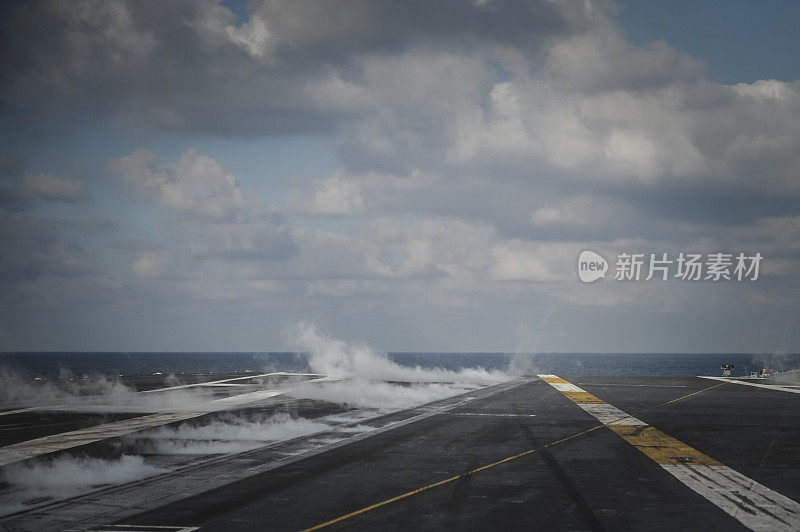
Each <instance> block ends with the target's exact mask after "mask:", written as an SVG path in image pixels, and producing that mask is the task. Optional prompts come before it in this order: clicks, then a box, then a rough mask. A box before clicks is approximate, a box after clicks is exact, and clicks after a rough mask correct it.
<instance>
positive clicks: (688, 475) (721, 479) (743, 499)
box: [540, 375, 800, 531]
mask: <svg viewBox="0 0 800 532" xmlns="http://www.w3.org/2000/svg"><path fill="white" fill-rule="evenodd" d="M540 377H541V378H542V379H544V380H547V379H552V378H553V375H541V376H540ZM545 377H546V378H547V379H545ZM723 384H724V383H723ZM550 386H552V387H553V388H555V389H556V390H559V391H561V393H562V394H564V395H566V396H567V397H569V398H570V399H572V397H571V394H572V395H574V394H575V393H576V392H575V391H565V390H566V389H567V388H568V387H569V389H570V390H573V389H574V388H577V389H578V390H580V388H578V387H577V386H574V385H572V384H571V383H567V384H564V383H557V384H554V383H550ZM600 386H602V384H601V385H600ZM714 387H715V386H711V387H710V388H705V389H703V390H699V391H697V392H694V393H690V394H688V395H685V396H683V397H679V398H678V399H673V400H672V401H667V402H666V403H663V404H670V403H674V402H675V401H678V400H680V399H685V398H686V397H691V396H693V395H697V394H698V393H700V392H704V391H706V390H709V389H711V388H714ZM573 401H574V399H573ZM576 403H577V404H578V406H580V407H581V408H582V409H583V410H584V411H585V412H587V413H588V414H591V415H592V416H594V417H595V418H596V419H598V420H600V421H601V422H604V423H605V426H607V427H608V428H609V429H611V430H612V431H613V432H615V433H617V435H619V436H620V437H621V438H622V439H624V440H625V441H627V442H628V443H630V444H631V445H633V446H634V447H635V448H636V449H638V450H639V451H641V452H642V453H644V454H645V455H646V456H648V457H649V458H651V459H652V460H653V461H654V462H656V463H657V464H658V465H660V466H661V467H662V468H663V469H664V470H665V471H667V472H668V473H670V474H671V475H672V476H674V477H675V478H677V479H678V480H680V481H681V482H682V483H683V484H684V485H685V486H686V487H688V488H689V489H691V490H692V491H694V492H695V493H698V494H700V495H702V496H703V497H704V498H705V499H706V500H708V501H709V502H711V503H713V504H714V505H715V506H717V507H718V508H719V509H721V510H723V511H724V512H725V513H727V514H728V515H730V516H731V517H733V518H735V519H736V520H738V521H739V522H740V523H742V524H743V525H744V526H746V527H747V528H749V529H751V530H764V529H768V530H786V531H789V530H800V504H798V503H797V502H796V501H794V500H792V499H790V498H788V497H785V496H784V495H781V494H780V493H778V492H776V491H772V490H771V489H769V488H767V487H766V486H764V485H762V484H759V483H758V482H756V481H755V480H753V479H751V478H748V477H746V476H744V475H742V474H741V473H739V472H737V471H735V470H733V469H731V468H730V467H728V466H726V465H724V464H722V463H721V462H718V461H717V460H715V459H713V458H711V457H710V456H707V455H705V454H703V453H701V452H700V451H698V450H697V449H694V448H693V447H691V446H689V445H686V444H685V443H683V442H681V441H679V440H676V439H675V438H673V437H671V436H668V435H666V434H664V433H663V432H661V431H660V430H658V429H655V428H653V427H651V426H649V425H648V424H647V423H645V422H644V421H642V420H640V419H637V418H636V417H634V416H629V415H628V414H626V413H625V412H623V411H622V410H620V409H618V408H616V407H615V406H612V405H610V404H608V403H606V404H605V406H604V407H603V408H602V409H598V408H596V407H594V406H593V405H591V404H581V403H578V402H577V401H576ZM660 406H663V405H660ZM649 410H652V409H649ZM612 412H616V415H620V416H625V417H624V418H619V419H617V420H616V421H614V422H610V423H609V422H608V417H609V415H611V413H612ZM641 413H643V412H640V414H641Z"/></svg>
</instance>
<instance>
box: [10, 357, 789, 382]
mask: <svg viewBox="0 0 800 532" xmlns="http://www.w3.org/2000/svg"><path fill="white" fill-rule="evenodd" d="M387 356H388V357H389V358H391V359H392V360H394V361H395V362H397V363H398V364H401V365H404V366H417V365H418V366H422V367H440V368H446V369H453V370H458V369H460V368H465V367H482V368H484V369H487V370H504V369H506V368H507V367H508V365H509V362H510V361H511V360H512V358H513V357H514V356H517V357H519V358H520V359H522V360H524V361H525V362H526V363H527V365H526V367H528V368H530V369H529V370H528V372H529V373H554V374H562V375H720V364H735V366H736V367H735V369H734V370H733V372H732V373H731V375H732V376H737V375H747V374H748V373H749V372H750V371H757V370H760V369H761V368H769V369H773V370H779V371H785V370H788V369H797V368H800V354H784V355H772V354H726V353H618V354H613V353H612V354H609V353H541V354H528V355H511V354H508V353H389V354H388V355H387ZM245 370H251V371H256V372H260V371H307V370H308V365H307V363H306V358H305V356H304V355H303V354H296V353H142V352H136V353H125V352H90V353H85V352H84V353H81V352H72V353H67V352H57V353H56V352H47V353H35V352H25V353H0V378H34V377H45V378H57V377H71V376H77V377H81V376H84V375H89V376H94V375H120V374H122V375H149V374H152V373H155V372H161V373H174V374H179V373H230V372H237V371H245Z"/></svg>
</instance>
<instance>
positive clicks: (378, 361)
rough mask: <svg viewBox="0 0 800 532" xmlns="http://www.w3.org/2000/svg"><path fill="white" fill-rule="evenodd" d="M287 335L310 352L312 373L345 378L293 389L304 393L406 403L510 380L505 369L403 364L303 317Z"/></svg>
mask: <svg viewBox="0 0 800 532" xmlns="http://www.w3.org/2000/svg"><path fill="white" fill-rule="evenodd" d="M286 337H287V343H288V344H289V345H290V346H291V347H293V348H295V349H297V350H299V351H302V352H305V353H308V365H309V367H310V368H311V370H312V371H313V372H315V373H323V374H325V375H328V376H330V377H339V378H341V379H343V380H342V381H339V382H330V383H325V384H318V385H316V386H313V387H312V386H306V387H303V388H301V389H299V390H297V391H295V392H293V395H296V396H302V397H306V398H312V399H321V400H326V401H331V402H337V403H344V404H348V405H352V406H359V407H366V408H380V409H394V408H408V407H411V406H415V405H418V404H423V403H427V402H430V401H435V400H438V399H442V398H444V397H448V396H451V395H455V394H458V393H463V392H465V391H468V390H471V389H474V388H476V387H479V386H481V385H487V384H495V383H499V382H503V381H505V380H508V379H509V376H508V375H506V374H505V373H502V372H497V371H486V370H485V369H483V368H480V367H475V368H462V369H459V370H458V371H453V370H448V369H444V368H423V367H422V366H418V365H417V366H401V365H400V364H397V363H396V362H393V361H392V360H390V359H389V357H388V356H387V355H385V354H383V353H376V352H375V351H373V350H372V349H370V347H369V346H367V345H366V344H360V343H359V344H348V343H345V342H343V341H341V340H337V339H335V338H331V337H329V336H325V335H322V334H320V333H318V332H317V329H316V327H315V326H314V325H313V324H309V323H306V322H301V323H298V324H296V325H294V326H292V327H290V328H289V329H288V330H287V331H286ZM400 383H402V384H400Z"/></svg>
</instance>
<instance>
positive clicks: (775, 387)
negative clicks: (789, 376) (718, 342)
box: [699, 375, 800, 393]
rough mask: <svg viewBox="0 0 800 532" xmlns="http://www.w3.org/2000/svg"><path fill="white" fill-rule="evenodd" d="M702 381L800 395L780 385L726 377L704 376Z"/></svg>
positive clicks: (794, 389)
mask: <svg viewBox="0 0 800 532" xmlns="http://www.w3.org/2000/svg"><path fill="white" fill-rule="evenodd" d="M699 377H700V378H701V379H709V380H712V381H722V382H729V383H731V384H741V385H743V386H755V387H757V388H764V389H767V390H777V391H779V392H789V393H800V390H798V389H796V388H789V387H788V386H781V385H780V384H759V383H757V382H747V381H740V380H738V379H728V378H725V377H707V376H704V375H700V376H699Z"/></svg>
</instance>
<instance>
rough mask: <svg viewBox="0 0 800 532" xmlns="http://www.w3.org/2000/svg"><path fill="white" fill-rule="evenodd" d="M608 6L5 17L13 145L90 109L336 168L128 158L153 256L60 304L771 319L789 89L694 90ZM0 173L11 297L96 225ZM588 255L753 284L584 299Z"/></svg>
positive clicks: (676, 58)
mask: <svg viewBox="0 0 800 532" xmlns="http://www.w3.org/2000/svg"><path fill="white" fill-rule="evenodd" d="M615 11H616V8H615V6H614V5H613V4H611V3H609V2H603V1H601V2H583V3H567V2H563V3H560V2H550V1H542V2H538V1H537V2H502V1H495V2H474V3H472V4H468V3H464V2H449V1H445V2H437V3H436V4H431V3H430V2H422V1H420V2H394V1H390V0H387V1H384V2H375V1H367V0H363V1H357V0H353V1H339V2H325V1H306V0H300V1H293V2H277V1H275V2H273V1H264V2H253V3H252V4H251V5H250V6H249V18H248V19H247V20H246V21H244V22H243V23H237V22H236V17H235V16H234V14H233V13H231V12H230V11H229V10H228V9H227V8H226V7H224V6H222V5H219V4H218V3H216V2H213V1H205V2H183V1H177V2H170V3H166V4H165V3H163V2H148V1H145V2H115V3H108V2H73V3H59V2H55V1H53V2H46V1H45V2H29V3H24V4H22V5H18V6H12V7H9V8H6V11H5V17H4V22H3V30H2V37H0V38H2V40H3V46H2V47H0V49H2V50H3V51H2V52H0V54H2V60H3V61H4V64H5V65H7V66H6V68H4V70H3V72H2V74H0V91H1V92H2V96H3V99H4V101H5V104H4V107H3V109H4V111H2V112H4V113H11V112H13V113H16V116H22V117H24V118H25V123H26V124H27V125H26V127H30V128H32V129H35V127H36V124H37V123H38V124H41V123H43V122H40V121H41V120H47V121H48V122H46V123H48V124H50V123H52V124H59V123H60V124H62V126H63V127H66V128H67V129H68V128H69V127H70V125H73V124H76V123H79V122H80V121H82V120H87V119H85V118H82V117H91V118H89V119H88V120H94V121H97V123H99V124H104V125H107V124H109V123H113V124H115V126H117V127H120V126H121V127H123V128H135V131H137V134H143V135H148V134H153V133H157V134H162V133H168V134H169V135H174V134H176V133H177V135H178V137H177V138H179V139H181V140H182V141H185V142H186V144H185V146H187V147H188V146H191V145H192V144H194V139H195V138H196V137H193V136H194V135H201V136H203V138H204V141H203V142H204V145H205V146H208V145H210V146H213V139H211V140H208V139H209V136H214V135H224V136H227V137H230V138H231V139H236V138H241V137H248V136H254V135H256V136H264V135H293V134H298V133H300V134H308V135H311V134H313V135H318V136H325V137H326V139H328V140H329V141H330V143H329V144H328V146H333V150H335V151H336V153H337V154H338V163H339V164H338V166H339V168H337V169H335V170H333V171H331V172H330V173H327V174H325V175H312V176H307V177H290V176H280V177H285V178H286V179H287V181H288V182H289V183H290V185H289V188H290V190H289V191H288V192H289V194H288V196H287V197H288V200H287V202H286V204H285V205H280V204H272V203H269V202H268V200H270V201H273V202H275V203H277V202H278V201H279V200H276V199H271V198H258V197H256V196H255V195H254V194H252V193H248V192H247V191H245V190H244V188H243V187H242V186H240V184H239V181H238V180H237V178H236V177H235V176H233V175H232V174H231V173H230V172H229V171H227V170H226V169H224V168H223V167H222V165H220V164H219V163H218V162H217V161H216V160H215V159H213V158H212V157H210V156H209V155H205V154H201V153H199V152H198V151H197V150H195V149H188V150H187V151H185V152H184V153H183V154H182V155H181V156H180V157H179V158H178V159H177V160H167V159H165V158H164V157H162V156H160V155H158V154H156V153H153V152H150V151H144V150H139V151H135V150H136V148H135V147H131V148H130V150H129V151H127V152H126V153H130V155H127V156H124V157H121V158H117V159H113V160H111V161H110V162H109V164H108V170H109V171H110V173H112V174H113V175H114V176H116V178H117V181H116V182H117V183H119V184H121V185H122V190H126V191H129V192H131V194H129V195H126V196H125V197H124V198H123V200H124V201H127V202H131V203H134V202H137V201H138V202H143V203H147V204H149V205H150V206H153V205H154V206H157V207H158V208H160V209H161V212H162V213H165V214H166V216H165V220H163V224H161V225H159V226H158V227H159V229H160V232H159V233H158V236H157V237H152V236H151V237H145V236H144V235H133V236H131V235H125V236H124V237H119V238H118V239H117V240H114V242H113V243H112V244H110V245H108V247H107V248H105V249H103V251H102V253H103V254H104V258H105V263H104V265H103V268H101V269H100V270H95V273H97V274H98V275H97V276H96V277H97V278H96V279H94V280H93V281H92V282H94V283H95V284H94V285H91V284H90V282H89V281H86V280H84V281H85V282H86V285H81V286H82V287H86V286H94V287H95V288H94V290H95V292H93V294H94V295H93V296H81V297H87V298H88V299H90V300H91V299H92V297H94V298H95V299H96V301H94V303H95V304H98V305H100V304H104V305H110V306H113V304H114V302H115V301H122V300H124V301H125V303H124V305H128V304H130V305H133V306H135V308H136V309H137V310H139V311H141V310H142V309H144V308H147V305H148V302H149V303H150V304H151V305H152V301H158V302H159V304H160V305H164V306H169V308H170V309H172V310H174V311H175V312H174V313H175V314H180V312H181V311H182V310H186V309H189V308H190V307H191V309H192V310H191V312H195V310H194V305H195V304H198V305H200V306H201V307H202V309H203V310H202V312H205V313H206V314H204V316H206V317H208V316H211V315H215V312H214V310H215V309H218V308H224V309H226V311H228V312H234V309H235V308H236V306H237V305H238V304H241V305H242V306H243V307H242V308H244V309H245V310H239V311H238V312H240V313H241V314H244V313H245V311H250V310H253V309H256V310H261V309H262V308H270V309H271V311H272V312H273V313H274V314H271V316H276V315H280V316H283V313H284V312H285V311H286V312H290V311H291V312H297V313H298V314H299V316H295V318H298V317H299V318H301V319H302V318H306V317H307V316H305V315H303V313H305V312H309V313H313V312H319V313H320V314H323V315H327V314H330V315H331V316H332V317H330V318H329V319H330V320H332V321H335V320H340V321H341V322H345V321H347V320H350V321H352V322H353V323H362V320H367V321H369V320H372V321H369V323H371V324H372V325H377V327H376V330H378V331H383V333H384V334H386V335H391V334H395V333H394V332H393V331H391V332H387V331H386V325H385V324H384V325H383V326H382V327H383V329H381V326H380V323H379V322H380V319H379V317H380V316H384V318H385V316H387V315H392V316H396V315H397V314H402V316H405V318H403V319H406V320H407V323H408V324H409V325H408V326H409V327H410V328H414V327H415V326H416V325H417V324H416V323H414V319H415V317H417V316H425V317H427V318H430V317H432V316H435V317H437V318H438V317H439V315H440V314H439V313H440V312H442V313H450V314H447V315H448V316H456V317H458V319H461V318H462V317H464V316H466V318H463V319H464V320H465V322H464V323H472V324H475V323H479V322H480V323H483V321H482V320H484V319H488V320H490V321H491V322H492V324H493V326H495V327H498V330H500V329H502V327H505V326H506V325H505V323H501V322H503V321H504V320H505V321H506V322H507V321H509V320H513V319H514V318H515V316H517V315H519V314H525V313H526V312H530V313H532V315H533V314H536V312H538V310H537V311H536V312H534V311H529V310H528V308H529V306H532V307H535V308H536V309H539V310H541V309H544V308H547V309H564V308H565V309H570V310H569V311H570V312H572V314H570V316H572V317H576V316H577V317H578V321H576V323H579V324H581V325H582V326H586V327H589V328H590V329H591V327H596V326H595V325H592V323H594V322H593V321H592V320H595V319H596V316H593V315H591V314H590V312H589V311H586V313H585V314H582V312H584V310H585V309H596V308H604V309H613V310H614V311H615V312H617V311H618V312H624V309H636V311H637V312H638V311H642V313H641V314H638V313H637V315H636V317H635V319H636V320H639V321H637V323H638V324H639V325H642V324H644V325H647V324H646V323H645V322H646V320H647V319H650V320H655V318H654V317H653V316H664V315H670V313H678V311H679V310H683V311H689V312H695V311H694V310H692V309H694V308H700V307H702V309H704V311H712V310H713V309H714V308H715V307H714V305H717V306H718V308H723V307H724V308H726V309H729V308H734V307H735V306H736V301H737V297H741V298H743V300H746V301H747V302H748V304H751V305H753V307H754V308H762V309H763V308H767V307H770V308H775V309H778V308H784V309H786V308H792V307H791V305H793V304H794V303H793V302H795V301H796V299H797V298H796V297H795V295H794V294H793V293H791V291H788V292H789V293H786V291H783V292H782V291H781V290H780V289H779V288H776V287H779V286H781V283H786V282H788V281H787V280H788V279H791V278H792V276H795V275H796V273H797V272H798V271H800V268H799V267H798V266H799V265H800V250H798V249H796V248H797V246H796V245H795V244H794V242H796V241H798V240H799V239H798V231H797V228H798V222H797V217H798V215H800V208H799V207H798V206H799V205H800V188H798V183H799V182H798V180H797V169H798V168H800V84H799V83H800V82H798V81H793V82H792V81H779V80H760V81H756V82H754V83H750V84H737V85H722V84H718V83H715V82H713V81H712V80H710V79H709V78H708V76H707V68H706V65H705V62H704V61H703V60H702V59H700V58H696V57H692V56H690V55H688V54H686V53H684V52H682V51H680V50H678V49H676V48H674V47H672V46H670V45H669V44H668V43H665V42H655V43H645V44H642V45H635V44H633V43H630V42H628V41H627V40H626V39H625V37H624V33H623V31H622V29H621V28H620V27H619V25H618V24H617V22H616V20H615V18H614V17H615ZM64 124H66V125H65V126H64ZM181 135H182V136H181ZM211 150H213V148H211ZM204 151H205V148H204ZM208 153H212V152H211V151H209V152H208ZM215 156H216V155H215ZM4 161H5V160H4V159H0V171H4V172H5V173H6V174H8V175H10V176H11V177H10V178H6V179H5V180H4V182H3V186H2V188H0V208H2V209H3V211H4V214H3V216H4V218H3V220H2V238H3V239H4V240H3V241H4V244H5V245H6V246H7V248H4V249H9V250H11V251H10V253H9V254H8V257H4V258H3V261H4V262H3V263H2V272H0V275H2V277H3V278H4V280H5V281H6V282H7V283H8V284H9V285H13V284H14V283H23V284H24V283H27V284H28V285H29V284H31V283H30V282H29V281H28V280H30V279H44V280H46V279H52V278H54V277H55V276H57V275H62V274H63V275H66V274H67V273H66V272H69V271H70V268H73V271H74V270H75V268H77V266H75V265H76V264H81V263H82V262H81V261H84V262H85V261H86V260H88V259H85V258H84V259H81V258H80V257H81V253H80V250H81V249H82V248H80V247H79V246H77V245H76V244H72V245H70V244H68V241H69V239H68V238H66V237H65V236H64V234H65V232H68V231H71V230H77V231H80V232H82V233H87V234H88V229H90V228H91V227H93V225H92V224H91V223H89V219H87V222H86V223H87V225H86V230H84V229H81V228H80V227H79V225H80V224H77V223H76V224H73V225H71V226H70V225H68V224H62V225H61V226H59V227H56V224H54V223H50V222H51V221H48V220H47V219H46V218H45V217H44V216H43V215H41V214H42V213H41V212H40V211H39V210H37V209H41V210H46V209H48V208H51V209H55V208H64V209H66V208H68V207H69V206H68V205H56V206H54V205H47V204H46V203H45V202H36V201H34V199H36V198H38V199H50V200H61V201H70V200H76V199H80V198H81V197H83V195H84V189H83V187H82V186H81V185H80V184H79V183H78V182H74V181H70V180H66V179H62V178H60V177H54V176H49V175H47V174H36V175H31V176H28V177H26V178H24V179H22V180H21V179H20V177H21V176H22V171H23V168H22V166H20V164H21V163H19V160H17V159H13V158H11V159H9V160H8V161H5V162H4ZM3 168H7V170H3ZM37 171H38V170H37ZM52 171H53V172H54V173H56V174H58V175H69V174H66V173H64V172H59V171H58V169H52ZM251 177H252V178H261V179H270V180H272V179H275V177H274V176H271V175H270V176H265V177H261V176H251ZM86 186H87V187H91V183H90V182H88V181H87V183H86ZM275 186H278V183H277V181H275V182H271V183H270V187H268V188H269V189H273V188H274V187H275ZM140 206H141V205H140ZM73 208H75V207H73ZM132 208H137V207H136V205H135V204H134V206H133V207H132ZM33 213H36V215H34V214H33ZM95 220H100V221H102V218H95ZM113 222H114V223H118V222H117V220H114V221H113ZM153 223H154V224H155V223H156V222H153ZM99 225H100V226H102V225H103V223H100V224H99ZM123 229H124V228H123ZM121 232H124V231H121ZM84 236H85V235H84ZM114 238H116V237H114ZM585 248H592V249H598V250H600V251H603V252H605V253H608V254H612V253H616V252H620V251H642V252H649V251H653V252H655V251H675V250H689V249H691V250H695V251H703V252H712V251H719V250H729V251H734V250H746V251H753V250H762V251H763V252H764V253H769V258H768V260H767V263H768V264H769V267H765V268H766V269H765V278H767V281H765V282H764V283H763V286H764V288H763V289H761V288H756V287H748V288H746V289H745V288H742V287H741V286H736V287H732V286H726V287H722V288H711V287H705V286H704V287H703V288H702V289H698V290H692V289H687V288H686V287H685V286H679V287H675V286H674V283H673V284H670V283H664V284H657V283H648V284H641V285H632V286H625V287H621V286H617V285H613V284H611V283H607V284H604V285H602V284H601V285H598V286H597V287H595V288H587V287H584V286H582V285H579V284H577V283H576V282H575V279H574V275H573V272H572V271H571V269H570V268H571V267H572V265H573V263H574V260H575V257H576V256H577V253H578V252H579V251H580V250H582V249H585ZM70 257H72V259H70ZM73 259H74V260H73ZM70 264H72V265H70ZM98 271H99V272H101V273H98ZM58 272H61V273H58ZM100 284H102V286H103V288H102V289H100V288H97V286H99V285H100ZM759 286H762V285H759ZM73 288H74V287H73ZM75 291H77V290H75ZM66 292H67V290H65V292H64V293H63V294H64V295H63V297H64V298H65V300H66V299H68V298H69V297H73V298H74V297H77V296H75V294H66ZM60 293H61V292H60ZM120 294H124V297H123V296H122V295H120ZM81 301H84V300H83V299H81ZM187 302H188V303H187ZM198 302H204V303H203V304H202V305H201V304H200V303H198ZM88 303H91V301H89V302H88ZM189 303H190V304H189ZM124 305H122V304H121V306H124ZM137 305H138V306H137ZM204 305H207V306H204ZM215 305H216V306H215ZM259 305H261V306H259ZM270 305H272V306H270ZM771 306H772V307H771ZM30 308H31V309H33V306H31V307H30ZM126 308H127V307H126ZM287 308H290V310H289V311H287ZM395 309H398V310H395ZM442 309H445V310H442ZM485 309H490V310H492V312H488V311H486V312H484V310H485ZM576 309H577V310H576ZM621 309H622V310H621ZM643 309H644V310H643ZM34 310H35V309H33V310H31V313H32V315H33V314H35V312H34ZM197 312H201V311H199V310H198V311H197ZM373 312H375V314H373ZM470 312H475V314H470ZM697 312H699V311H697ZM776 312H777V311H776ZM393 313H394V314H393ZM553 313H555V314H557V311H553ZM479 314H480V315H479ZM489 314H491V316H489V317H488V318H485V315H489ZM550 314H551V312H550V310H548V311H547V315H548V316H549V315H550ZM375 316H378V317H375ZM565 316H566V313H565ZM238 317H239V318H241V316H238ZM581 317H582V318H581ZM187 319H188V318H187ZM419 319H425V318H419ZM443 319H444V318H443ZM453 319H454V320H456V321H457V318H453ZM559 319H560V320H561V321H560V322H558V320H559ZM580 319H583V321H580ZM597 319H599V318H597ZM608 319H609V320H610V319H611V318H608ZM470 320H472V321H470ZM553 320H554V321H557V322H558V327H561V328H562V330H565V331H571V330H574V328H571V326H570V324H569V316H567V317H564V316H562V317H561V318H558V317H555V318H553ZM392 323H394V320H393V321H392ZM340 325H341V323H340ZM651 325H652V324H651ZM554 328H555V326H554ZM474 329H475V332H474V334H475V335H476V336H474V337H473V339H475V338H478V334H479V333H478V332H477V331H478V328H474ZM645 329H646V328H643V329H642V330H645ZM651 329H652V326H650V329H648V330H651ZM259 330H260V329H259ZM398 330H400V329H398ZM503 330H506V329H503ZM120 334H124V333H120ZM376 334H377V333H376ZM397 334H399V333H397ZM554 341H555V340H554ZM379 343H380V342H379ZM438 345H444V344H443V342H440V343H439V344H438ZM587 345H588V344H587Z"/></svg>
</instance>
